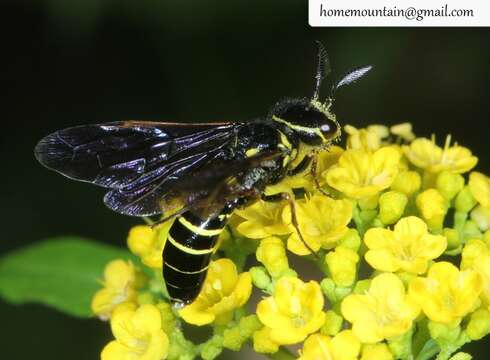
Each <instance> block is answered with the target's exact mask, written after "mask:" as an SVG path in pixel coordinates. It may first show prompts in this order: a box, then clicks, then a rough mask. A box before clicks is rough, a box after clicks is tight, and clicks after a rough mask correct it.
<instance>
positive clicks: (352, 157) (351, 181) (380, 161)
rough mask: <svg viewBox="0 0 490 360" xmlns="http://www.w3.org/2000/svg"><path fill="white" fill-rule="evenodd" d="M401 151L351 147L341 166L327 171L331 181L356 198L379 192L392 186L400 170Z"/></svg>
mask: <svg viewBox="0 0 490 360" xmlns="http://www.w3.org/2000/svg"><path fill="white" fill-rule="evenodd" d="M399 161H400V153H399V151H398V150H397V149H395V148H394V147H384V148H381V149H379V150H376V151H375V152H374V153H371V152H367V151H364V150H347V151H345V152H344V153H343V154H342V156H341V157H340V159H339V162H338V164H337V165H335V166H333V167H332V168H331V169H330V170H327V174H326V176H327V182H328V184H329V185H330V186H331V187H333V188H334V189H337V190H339V191H340V192H343V193H344V194H345V195H347V196H348V197H351V198H353V199H362V198H366V197H370V196H373V195H376V194H377V193H379V192H380V191H381V190H384V189H386V188H388V187H389V186H390V185H391V183H392V182H393V180H394V179H395V177H396V175H397V173H398V163H399Z"/></svg>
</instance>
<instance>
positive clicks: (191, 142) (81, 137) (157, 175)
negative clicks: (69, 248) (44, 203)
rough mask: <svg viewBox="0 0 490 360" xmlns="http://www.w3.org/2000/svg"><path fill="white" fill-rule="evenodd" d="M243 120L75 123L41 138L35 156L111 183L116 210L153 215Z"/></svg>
mask: <svg viewBox="0 0 490 360" xmlns="http://www.w3.org/2000/svg"><path fill="white" fill-rule="evenodd" d="M240 126H242V125H241V124H234V123H216V124H176V123H160V122H145V121H127V122H114V123H107V124H96V125H87V126H77V127H73V128H68V129H65V130H60V131H58V132H55V133H53V134H51V135H48V136H47V137H45V138H44V139H42V140H41V141H40V142H39V143H38V144H37V146H36V148H35V156H36V158H37V159H38V160H39V162H41V163H42V164H43V165H44V166H46V167H48V168H50V169H52V170H55V171H58V172H60V173H61V174H63V175H65V176H67V177H69V178H72V179H75V180H80V181H86V182H90V183H93V184H96V185H99V186H102V187H106V188H110V189H113V190H112V191H110V192H108V193H107V194H106V196H105V198H104V201H105V203H106V205H107V206H108V207H110V208H111V209H113V210H115V211H117V212H120V213H123V214H127V215H134V216H143V215H154V214H159V213H161V212H162V210H163V209H162V207H161V199H162V197H164V196H165V195H166V194H169V193H170V192H171V190H172V187H173V186H174V185H175V183H176V182H178V180H179V179H181V178H182V177H184V176H186V175H190V174H191V173H192V171H193V170H195V169H196V168H199V167H201V166H204V165H206V164H208V163H210V162H212V161H214V160H216V159H218V158H222V157H223V151H224V150H223V149H224V147H225V146H226V145H228V144H229V143H230V142H231V141H232V140H234V139H235V138H236V131H237V129H238V128H239V127H240Z"/></svg>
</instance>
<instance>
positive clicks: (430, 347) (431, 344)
mask: <svg viewBox="0 0 490 360" xmlns="http://www.w3.org/2000/svg"><path fill="white" fill-rule="evenodd" d="M440 350H441V349H440V348H439V345H437V343H436V342H435V341H434V340H432V339H430V340H429V341H427V342H426V343H425V345H424V347H423V348H422V350H420V353H419V354H418V355H417V357H416V358H415V360H429V359H432V358H433V357H434V356H435V355H436V354H437V353H439V351H440Z"/></svg>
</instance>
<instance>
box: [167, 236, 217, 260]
mask: <svg viewBox="0 0 490 360" xmlns="http://www.w3.org/2000/svg"><path fill="white" fill-rule="evenodd" d="M167 241H169V242H170V243H171V244H172V245H173V246H175V247H176V248H177V249H179V250H180V251H183V252H185V253H186V254H190V255H206V254H211V253H212V252H213V251H214V248H215V247H214V246H213V247H212V248H211V249H203V250H196V249H193V248H190V247H187V246H184V245H182V244H179V243H178V242H177V241H175V239H174V238H173V237H172V236H171V235H170V234H168V237H167Z"/></svg>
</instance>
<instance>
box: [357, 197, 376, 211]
mask: <svg viewBox="0 0 490 360" xmlns="http://www.w3.org/2000/svg"><path fill="white" fill-rule="evenodd" d="M358 204H359V207H360V208H361V210H374V209H376V207H377V206H378V194H375V195H373V196H369V197H366V198H362V199H359V201H358Z"/></svg>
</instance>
